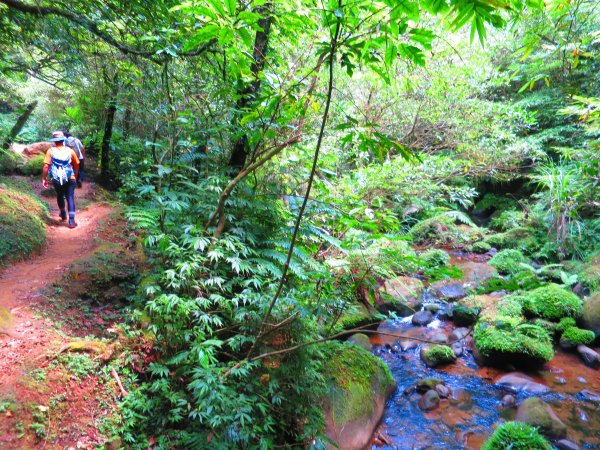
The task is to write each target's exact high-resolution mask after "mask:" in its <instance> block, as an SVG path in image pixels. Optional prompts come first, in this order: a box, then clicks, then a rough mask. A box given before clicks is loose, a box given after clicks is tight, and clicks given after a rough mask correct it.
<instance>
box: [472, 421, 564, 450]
mask: <svg viewBox="0 0 600 450" xmlns="http://www.w3.org/2000/svg"><path fill="white" fill-rule="evenodd" d="M481 448H482V450H505V449H508V448H510V449H514V450H551V449H552V446H551V445H550V443H548V441H546V439H544V437H543V436H542V435H541V434H539V433H538V431H537V429H536V428H534V427H532V426H531V425H527V424H526V423H522V422H506V423H503V424H502V425H500V426H499V427H498V428H496V430H495V431H494V434H492V436H491V437H490V438H489V439H488V440H487V441H485V443H484V444H483V446H482V447H481Z"/></svg>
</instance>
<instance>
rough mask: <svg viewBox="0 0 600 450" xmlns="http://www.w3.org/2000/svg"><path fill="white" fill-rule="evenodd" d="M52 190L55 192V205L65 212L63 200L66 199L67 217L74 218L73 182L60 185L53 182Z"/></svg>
mask: <svg viewBox="0 0 600 450" xmlns="http://www.w3.org/2000/svg"><path fill="white" fill-rule="evenodd" d="M52 184H53V185H54V190H55V191H56V203H58V207H59V208H60V210H61V211H64V210H65V199H67V206H68V207H69V217H71V214H73V217H74V216H75V180H69V181H68V182H67V183H65V184H63V185H60V184H59V183H57V182H56V181H53V182H52Z"/></svg>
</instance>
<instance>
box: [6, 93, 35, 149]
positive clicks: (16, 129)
mask: <svg viewBox="0 0 600 450" xmlns="http://www.w3.org/2000/svg"><path fill="white" fill-rule="evenodd" d="M36 106H37V101H35V102H31V103H30V104H29V105H27V106H26V107H25V111H23V113H22V114H21V115H20V116H19V118H18V119H17V122H16V123H15V125H14V126H13V127H12V129H11V130H10V132H9V133H8V136H7V137H6V141H4V145H3V146H2V147H3V148H5V149H8V147H10V144H11V143H12V142H13V141H14V140H15V138H16V137H17V135H18V134H19V133H20V132H21V130H22V129H23V127H24V126H25V124H26V123H27V120H28V119H29V116H31V114H32V113H33V110H34V109H35V107H36Z"/></svg>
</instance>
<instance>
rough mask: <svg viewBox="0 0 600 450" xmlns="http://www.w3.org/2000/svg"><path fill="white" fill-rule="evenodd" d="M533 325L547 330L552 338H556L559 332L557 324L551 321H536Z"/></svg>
mask: <svg viewBox="0 0 600 450" xmlns="http://www.w3.org/2000/svg"><path fill="white" fill-rule="evenodd" d="M533 324H534V325H536V326H538V327H541V328H543V329H544V330H546V331H547V332H548V334H549V335H550V336H554V335H555V334H556V333H557V332H558V330H557V324H556V323H555V322H550V321H549V320H544V319H535V320H534V321H533Z"/></svg>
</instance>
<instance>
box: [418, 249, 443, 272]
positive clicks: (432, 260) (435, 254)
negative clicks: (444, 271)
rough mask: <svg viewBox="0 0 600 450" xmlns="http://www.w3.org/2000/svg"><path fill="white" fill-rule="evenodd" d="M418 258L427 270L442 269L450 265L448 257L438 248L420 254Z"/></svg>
mask: <svg viewBox="0 0 600 450" xmlns="http://www.w3.org/2000/svg"><path fill="white" fill-rule="evenodd" d="M419 257H420V258H421V261H423V263H424V264H425V266H426V267H428V268H435V267H444V266H447V265H448V264H449V263H450V255H448V253H446V252H445V251H444V250H442V249H439V248H434V249H431V250H427V251H426V252H424V253H421V254H420V255H419Z"/></svg>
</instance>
